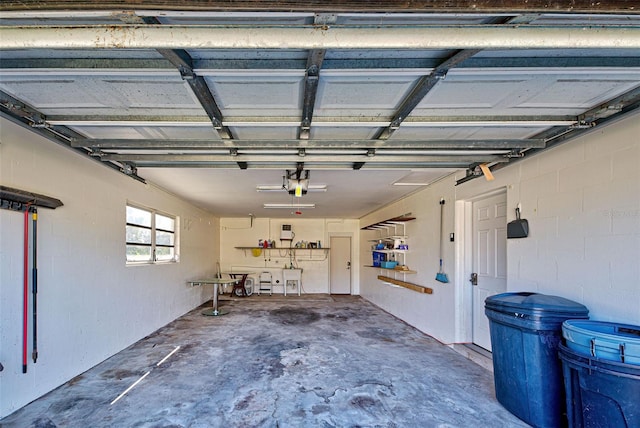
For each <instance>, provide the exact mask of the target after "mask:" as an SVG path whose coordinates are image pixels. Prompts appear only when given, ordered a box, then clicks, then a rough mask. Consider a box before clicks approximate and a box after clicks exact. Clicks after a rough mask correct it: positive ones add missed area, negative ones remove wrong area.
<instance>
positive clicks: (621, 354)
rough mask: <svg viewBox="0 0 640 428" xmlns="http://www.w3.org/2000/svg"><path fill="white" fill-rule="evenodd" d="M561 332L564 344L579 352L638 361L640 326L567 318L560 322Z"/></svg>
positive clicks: (639, 354)
mask: <svg viewBox="0 0 640 428" xmlns="http://www.w3.org/2000/svg"><path fill="white" fill-rule="evenodd" d="M562 335H563V336H564V338H565V340H566V344H567V347H568V348H569V349H571V350H573V351H576V352H578V353H579V354H583V355H588V356H591V357H597V358H599V359H602V360H608V361H617V362H619V363H626V364H636V365H640V326H637V325H628V324H616V323H612V322H602V321H584V320H567V321H565V322H564V323H563V324H562ZM638 400H640V397H639V398H638Z"/></svg>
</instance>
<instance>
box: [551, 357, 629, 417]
mask: <svg viewBox="0 0 640 428" xmlns="http://www.w3.org/2000/svg"><path fill="white" fill-rule="evenodd" d="M558 355H559V356H560V360H561V361H562V367H563V374H564V386H565V390H566V397H567V398H566V400H567V418H568V421H569V427H570V428H596V427H598V428H599V427H615V428H632V427H634V428H637V427H640V365H635V364H625V363H620V362H615V361H610V360H603V359H600V358H597V357H592V356H589V355H585V354H582V353H580V352H579V351H574V350H571V349H569V348H568V347H566V346H564V345H560V347H559V350H558Z"/></svg>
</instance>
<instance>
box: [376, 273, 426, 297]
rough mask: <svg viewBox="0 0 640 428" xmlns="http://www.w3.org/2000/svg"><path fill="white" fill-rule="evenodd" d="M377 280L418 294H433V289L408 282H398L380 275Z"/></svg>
mask: <svg viewBox="0 0 640 428" xmlns="http://www.w3.org/2000/svg"><path fill="white" fill-rule="evenodd" d="M378 279H379V280H380V281H382V282H387V283H389V284H393V285H399V286H400V287H404V288H408V289H409V290H413V291H417V292H418V293H424V294H433V288H429V287H423V286H422V285H417V284H412V283H410V282H406V281H400V280H398V279H393V278H389V277H388V276H382V275H378Z"/></svg>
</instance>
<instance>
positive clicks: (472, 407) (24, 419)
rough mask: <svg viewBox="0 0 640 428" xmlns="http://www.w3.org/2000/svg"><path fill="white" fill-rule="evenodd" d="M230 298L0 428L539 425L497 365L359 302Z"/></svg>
mask: <svg viewBox="0 0 640 428" xmlns="http://www.w3.org/2000/svg"><path fill="white" fill-rule="evenodd" d="M226 299H227V300H222V301H221V302H220V304H221V307H223V308H224V309H225V310H227V311H229V313H228V314H227V315H224V316H221V317H205V316H202V315H201V313H202V311H203V310H204V309H205V308H206V307H207V306H210V303H208V304H205V305H203V306H201V307H199V308H197V309H194V310H193V311H191V312H189V313H187V314H186V315H184V316H182V317H180V318H178V319H177V320H175V321H173V322H172V323H170V324H168V325H166V326H165V327H163V328H161V329H159V330H157V331H156V332H154V333H153V334H151V335H149V336H148V337H146V338H144V339H142V340H141V341H139V342H137V343H135V344H134V345H132V346H130V347H128V348H126V349H125V350H123V351H122V352H120V353H118V354H116V355H114V356H113V357H111V358H109V359H108V360H106V361H104V362H103V363H101V364H99V365H97V366H95V367H94V368H92V369H90V370H89V371H87V372H85V373H83V374H81V375H79V376H77V377H76V378H74V379H72V380H71V381H69V382H67V383H66V384H65V385H63V386H61V387H60V388H57V389H56V390H54V391H52V392H50V393H48V394H46V395H45V396H44V397H42V398H40V399H38V400H36V401H34V402H33V403H31V404H29V405H27V406H25V407H24V408H22V409H20V410H18V411H17V412H15V413H13V414H12V415H9V416H8V417H6V418H5V419H4V420H2V421H0V424H1V426H2V427H47V428H53V427H87V426H91V427H165V428H169V427H194V428H195V427H219V426H225V427H327V428H328V427H465V426H473V425H484V426H491V427H517V426H522V427H526V426H528V425H526V424H525V423H523V422H522V421H520V420H519V419H517V418H516V417H515V416H513V415H511V414H510V413H509V412H508V411H507V410H505V409H504V408H503V407H502V406H501V405H500V404H499V403H498V402H497V401H496V399H495V395H494V388H493V377H492V374H491V373H490V372H489V371H487V370H485V369H483V368H482V367H480V366H478V365H476V364H474V363H473V362H471V361H469V360H467V359H466V358H464V357H462V356H461V355H459V354H458V353H456V352H455V351H453V350H451V349H450V348H448V347H446V346H443V345H442V344H440V343H438V342H437V341H436V340H434V339H432V338H431V337H429V336H427V335H425V334H423V333H421V332H420V331H418V330H416V329H414V328H412V327H410V326H409V325H407V324H405V323H404V322H402V321H400V320H398V319H397V318H395V317H393V316H391V315H389V314H388V313H386V312H384V311H383V310H381V309H380V308H378V307H376V306H374V305H372V304H371V303H369V302H367V301H365V300H364V299H361V298H360V297H357V296H327V295H310V296H303V297H286V298H284V297H281V296H251V297H249V298H231V299H230V300H229V297H226ZM177 346H180V349H179V350H178V351H176V352H175V353H174V354H173V355H171V356H170V357H169V358H168V359H167V360H166V361H165V362H163V364H162V365H160V366H156V364H157V363H158V361H160V360H161V359H162V358H164V357H165V356H166V355H167V354H168V353H169V352H171V351H172V350H174V349H175V348H176V347H177ZM146 372H149V374H148V375H147V376H146V378H145V379H144V380H143V381H141V382H140V383H139V384H138V385H136V386H135V388H133V389H131V390H130V391H129V392H128V393H127V394H126V395H125V396H123V397H122V398H121V399H120V400H118V401H117V402H115V403H114V404H112V405H111V404H110V403H111V402H112V401H113V400H114V399H115V398H116V397H118V396H119V395H120V394H121V393H122V392H123V391H124V390H125V389H126V388H128V387H129V386H131V385H132V384H133V383H134V382H135V381H136V380H137V379H138V378H139V377H140V376H142V375H144V374H145V373H146Z"/></svg>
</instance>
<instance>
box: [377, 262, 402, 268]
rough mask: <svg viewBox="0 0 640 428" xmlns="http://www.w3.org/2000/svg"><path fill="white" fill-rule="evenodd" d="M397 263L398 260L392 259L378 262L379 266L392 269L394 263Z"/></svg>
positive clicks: (394, 265)
mask: <svg viewBox="0 0 640 428" xmlns="http://www.w3.org/2000/svg"><path fill="white" fill-rule="evenodd" d="M397 264H398V262H395V261H392V262H381V263H380V267H383V268H385V269H393V268H394V267H396V265H397Z"/></svg>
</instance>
